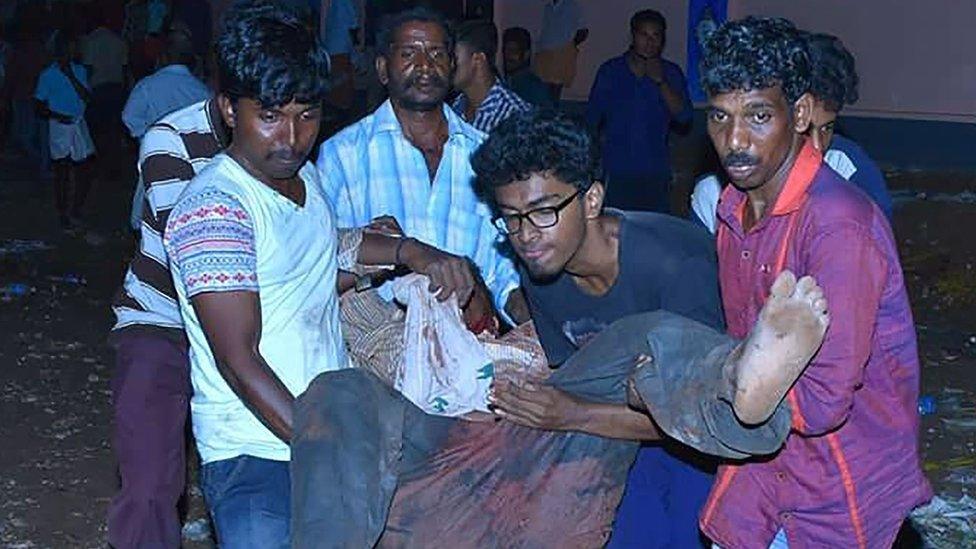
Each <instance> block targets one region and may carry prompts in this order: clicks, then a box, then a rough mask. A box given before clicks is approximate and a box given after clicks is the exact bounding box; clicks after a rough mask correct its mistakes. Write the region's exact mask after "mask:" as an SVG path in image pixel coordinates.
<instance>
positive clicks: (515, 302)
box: [505, 288, 532, 325]
mask: <svg viewBox="0 0 976 549" xmlns="http://www.w3.org/2000/svg"><path fill="white" fill-rule="evenodd" d="M505 312H507V313H508V317H509V318H511V319H512V320H513V321H514V322H515V324H516V325H521V324H525V323H526V322H528V321H530V320H532V313H531V312H530V311H529V303H528V302H527V301H526V300H525V293H523V292H522V289H521V288H516V289H515V290H512V293H510V294H508V302H507V303H506V304H505Z"/></svg>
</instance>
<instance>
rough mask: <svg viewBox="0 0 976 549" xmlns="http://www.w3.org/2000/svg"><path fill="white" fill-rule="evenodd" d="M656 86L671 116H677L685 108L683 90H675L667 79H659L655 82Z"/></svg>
mask: <svg viewBox="0 0 976 549" xmlns="http://www.w3.org/2000/svg"><path fill="white" fill-rule="evenodd" d="M656 83H657V85H658V88H659V89H660V90H661V96H662V97H664V103H665V104H666V105H667V106H668V111H669V112H670V113H671V116H677V115H678V114H680V113H681V111H682V110H684V108H685V96H684V92H682V91H680V90H676V89H674V88H672V87H671V84H668V81H667V80H665V79H661V80H660V81H659V82H656Z"/></svg>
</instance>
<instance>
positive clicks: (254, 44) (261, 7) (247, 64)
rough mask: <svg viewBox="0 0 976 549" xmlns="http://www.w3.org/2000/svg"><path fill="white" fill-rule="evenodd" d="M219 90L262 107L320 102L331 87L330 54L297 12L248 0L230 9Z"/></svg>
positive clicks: (219, 49)
mask: <svg viewBox="0 0 976 549" xmlns="http://www.w3.org/2000/svg"><path fill="white" fill-rule="evenodd" d="M215 49H216V54H217V55H216V56H217V79H218V82H219V88H220V93H222V94H224V95H225V96H227V97H228V98H230V100H231V101H237V100H238V99H240V98H242V97H246V98H249V99H253V100H255V101H258V102H259V103H261V106H262V107H276V106H281V105H286V104H288V103H290V102H291V101H297V102H299V103H309V104H311V103H318V102H320V101H322V99H324V98H325V95H326V92H327V90H328V84H327V82H328V76H329V56H328V54H327V53H326V52H325V49H324V48H322V46H321V44H319V42H318V39H317V37H316V35H315V32H314V31H313V29H312V28H311V27H310V26H309V25H308V24H307V23H306V22H305V21H304V20H303V19H302V17H301V16H300V14H299V13H298V12H295V11H292V10H290V9H288V8H286V7H284V6H282V5H280V4H279V3H278V2H275V1H273V0H246V1H241V2H238V3H237V4H235V5H234V6H233V7H232V8H231V10H230V11H229V12H228V13H227V17H226V19H225V20H224V24H223V29H222V31H221V33H220V36H218V37H217V40H216V43H215Z"/></svg>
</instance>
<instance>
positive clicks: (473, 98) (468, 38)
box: [451, 21, 532, 133]
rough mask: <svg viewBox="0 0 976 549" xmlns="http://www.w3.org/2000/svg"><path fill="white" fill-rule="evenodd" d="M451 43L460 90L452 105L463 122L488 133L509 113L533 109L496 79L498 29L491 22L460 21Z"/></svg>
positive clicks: (455, 84) (455, 79) (456, 86)
mask: <svg viewBox="0 0 976 549" xmlns="http://www.w3.org/2000/svg"><path fill="white" fill-rule="evenodd" d="M454 43H455V46H454V48H455V49H454V53H455V59H456V64H457V68H456V70H455V71H454V88H455V89H457V90H458V91H459V92H461V93H460V94H459V95H458V96H457V98H455V99H454V103H452V104H451V108H453V109H454V112H456V113H458V114H460V115H461V116H462V117H464V120H465V122H467V123H469V124H471V125H472V126H474V127H475V128H478V129H479V130H481V131H483V132H485V133H490V132H491V130H493V129H495V126H497V125H498V124H500V123H501V122H502V120H505V119H506V118H508V117H509V116H511V115H512V114H514V113H516V112H522V111H527V110H529V109H530V108H532V107H531V105H529V103H527V102H526V101H524V100H523V99H522V98H521V97H519V96H518V95H517V94H516V93H515V92H513V91H512V90H510V89H508V88H507V87H506V86H505V85H504V84H502V81H501V79H500V78H498V69H497V68H496V67H495V52H496V51H498V29H497V28H495V24H494V23H492V22H491V21H468V22H465V23H462V24H461V25H460V26H459V27H458V28H457V30H456V31H455V33H454Z"/></svg>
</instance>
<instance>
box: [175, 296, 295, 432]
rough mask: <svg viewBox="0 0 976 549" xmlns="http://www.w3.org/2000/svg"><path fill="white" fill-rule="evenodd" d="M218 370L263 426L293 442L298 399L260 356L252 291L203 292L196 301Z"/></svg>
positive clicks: (258, 320)
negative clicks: (294, 411)
mask: <svg viewBox="0 0 976 549" xmlns="http://www.w3.org/2000/svg"><path fill="white" fill-rule="evenodd" d="M190 303H191V304H192V305H193V310H194V311H195V312H196V314H197V317H198V318H199V319H200V325H201V327H202V328H203V332H204V334H206V336H207V342H208V343H209V344H210V350H211V352H212V353H213V356H214V359H215V360H216V362H217V369H218V370H219V371H220V374H221V375H222V376H223V377H224V380H225V381H227V384H228V385H230V387H231V389H233V391H234V393H235V394H237V396H239V397H240V399H241V401H243V402H244V404H245V405H246V406H247V407H248V409H249V410H251V412H253V413H254V415H255V416H257V418H258V419H259V420H261V423H263V424H264V425H265V427H267V428H268V429H270V430H271V432H272V433H274V434H275V436H277V437H278V438H280V439H281V440H283V441H285V442H286V443H287V442H290V441H291V436H292V405H293V403H294V401H295V397H293V396H292V395H291V393H290V392H288V389H287V388H286V387H285V384H284V383H282V381H281V379H279V378H278V376H277V375H275V373H274V372H273V371H272V370H271V368H270V367H269V366H268V363H267V362H265V360H264V358H263V357H261V354H260V352H259V351H258V343H259V341H260V339H261V303H260V301H259V300H258V294H257V293H255V292H250V291H228V292H209V293H202V294H199V295H197V296H194V297H193V298H191V299H190Z"/></svg>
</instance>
